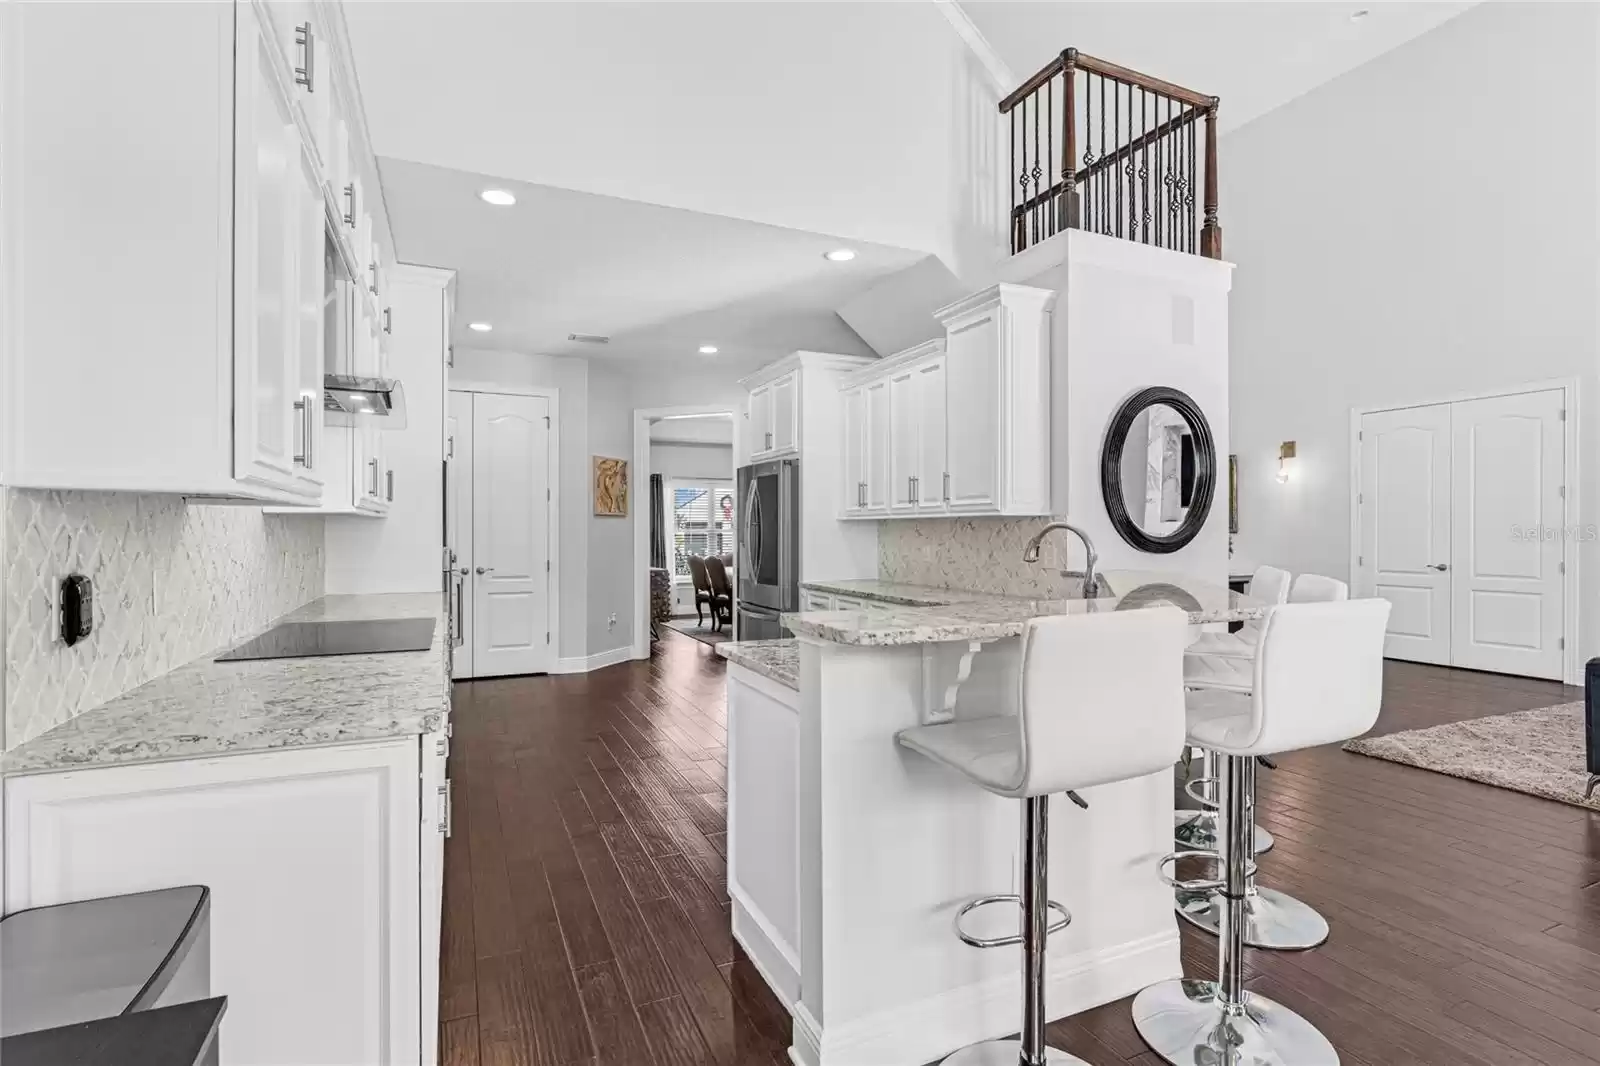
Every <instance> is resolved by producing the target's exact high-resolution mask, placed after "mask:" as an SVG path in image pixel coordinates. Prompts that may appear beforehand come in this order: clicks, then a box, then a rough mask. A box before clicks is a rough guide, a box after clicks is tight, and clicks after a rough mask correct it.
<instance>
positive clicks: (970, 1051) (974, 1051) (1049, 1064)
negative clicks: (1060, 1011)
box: [939, 1040, 1089, 1066]
mask: <svg viewBox="0 0 1600 1066" xmlns="http://www.w3.org/2000/svg"><path fill="white" fill-rule="evenodd" d="M939 1066H1036V1064H1034V1063H1030V1062H1028V1061H1027V1060H1026V1059H1024V1058H1023V1057H1022V1041H1020V1040H985V1041H984V1042H983V1043H981V1044H969V1045H968V1046H966V1047H964V1048H962V1049H961V1050H960V1051H958V1052H956V1053H955V1054H954V1055H951V1056H950V1057H949V1058H946V1059H942V1060H940V1063H939ZM1037 1066H1089V1064H1088V1063H1087V1062H1084V1061H1083V1060H1082V1059H1080V1058H1078V1056H1076V1055H1068V1054H1067V1053H1066V1052H1065V1051H1061V1050H1059V1049H1057V1048H1053V1047H1046V1048H1045V1049H1044V1058H1042V1059H1040V1060H1039V1063H1038V1064H1037Z"/></svg>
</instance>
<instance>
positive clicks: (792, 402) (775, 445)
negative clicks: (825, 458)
mask: <svg viewBox="0 0 1600 1066" xmlns="http://www.w3.org/2000/svg"><path fill="white" fill-rule="evenodd" d="M796 384H797V381H796V376H795V375H794V374H786V375H785V376H783V377H781V378H779V379H778V380H777V381H775V382H773V383H772V450H773V451H777V452H788V451H794V449H795V448H797V447H798V446H799V437H798V436H797V432H796V426H797V425H798V424H799V417H798V415H799V399H800V393H799V389H797V388H796Z"/></svg>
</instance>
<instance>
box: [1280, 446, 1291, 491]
mask: <svg viewBox="0 0 1600 1066" xmlns="http://www.w3.org/2000/svg"><path fill="white" fill-rule="evenodd" d="M1293 472H1294V441H1292V440H1286V441H1284V442H1283V443H1282V444H1280V445H1279V446H1278V481H1279V483H1280V484H1281V483H1282V482H1285V481H1288V480H1289V475H1290V474H1291V473H1293Z"/></svg>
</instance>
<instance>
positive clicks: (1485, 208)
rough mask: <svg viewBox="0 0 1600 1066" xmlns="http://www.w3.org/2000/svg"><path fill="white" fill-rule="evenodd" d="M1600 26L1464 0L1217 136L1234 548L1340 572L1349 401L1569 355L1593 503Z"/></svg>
mask: <svg viewBox="0 0 1600 1066" xmlns="http://www.w3.org/2000/svg"><path fill="white" fill-rule="evenodd" d="M1597 35H1600V16H1597V11H1596V8H1595V7H1594V6H1593V5H1589V4H1483V5H1480V6H1478V7H1475V8H1473V9H1472V10H1470V11H1468V12H1467V13H1466V14H1464V15H1462V16H1460V17H1459V18H1456V19H1453V20H1451V21H1450V22H1447V23H1445V24H1444V25H1443V26H1441V27H1440V28H1438V29H1436V30H1434V31H1433V32H1431V33H1428V34H1426V35H1424V36H1422V37H1419V38H1417V39H1416V40H1414V41H1411V42H1410V43H1408V44H1406V45H1405V46H1403V47H1401V48H1398V49H1396V50H1395V51H1393V52H1390V53H1388V54H1387V55H1384V56H1381V57H1380V58H1378V59H1376V60H1374V61H1373V62H1371V63H1369V64H1367V65H1366V66H1363V67H1360V68H1358V69H1356V70H1354V71H1351V72H1350V73H1349V74H1346V75H1344V76H1343V77H1341V78H1338V79H1336V80H1335V81H1332V82H1330V83H1328V84H1326V85H1324V86H1322V87H1321V88H1318V89H1316V90H1315V91H1313V92H1311V93H1309V94H1308V95H1306V96H1304V97H1301V98H1300V99H1298V100H1296V101H1294V102H1292V103H1290V104H1289V105H1287V106H1286V107H1284V108H1282V109H1280V110H1277V111H1274V112H1272V113H1270V114H1268V115H1266V116H1264V117H1263V118H1261V119H1258V120H1257V121H1255V122H1252V123H1250V124H1249V125H1247V126H1245V127H1243V128H1242V129H1240V130H1238V131H1237V132H1235V133H1232V134H1230V135H1228V136H1226V137H1225V138H1223V140H1222V144H1221V146H1220V153H1219V160H1220V167H1221V178H1222V209H1221V221H1222V226H1223V236H1224V241H1223V247H1224V252H1225V253H1226V254H1227V256H1228V257H1229V258H1230V259H1232V260H1234V261H1235V262H1237V263H1238V271H1237V276H1236V283H1235V288H1234V294H1233V295H1234V299H1233V318H1232V332H1233V344H1232V410H1233V423H1232V438H1233V442H1234V451H1235V452H1236V453H1237V454H1238V456H1239V479H1240V485H1239V529H1240V532H1239V535H1238V537H1237V538H1236V539H1235V540H1236V548H1237V550H1238V553H1239V554H1240V555H1241V556H1243V557H1246V558H1248V559H1249V560H1250V561H1252V562H1256V563H1271V564H1274V565H1277V566H1283V567H1287V568H1288V569H1290V570H1294V571H1297V572H1298V571H1314V572H1318V573H1325V574H1330V575H1333V576H1335V577H1339V578H1347V577H1348V576H1349V555H1350V546H1349V528H1350V504H1349V492H1350V462H1349V459H1350V456H1349V449H1350V441H1349V433H1350V428H1349V427H1350V411H1351V409H1352V408H1354V407H1367V406H1375V405H1386V404H1406V403H1418V402H1426V401H1429V400H1432V399H1438V398H1445V397H1448V396H1450V395H1452V394H1457V393H1462V392H1468V391H1476V390H1483V389H1490V388H1497V387H1503V386H1515V385H1518V384H1521V383H1526V382H1532V381H1538V380H1546V379H1554V378H1566V377H1573V376H1578V377H1581V378H1582V384H1581V387H1580V391H1581V394H1582V397H1581V400H1580V404H1579V406H1580V418H1581V421H1582V426H1581V429H1580V433H1581V440H1580V448H1579V450H1580V453H1581V454H1582V456H1583V464H1584V470H1583V471H1582V480H1581V494H1580V495H1581V501H1582V512H1583V513H1582V514H1581V515H1580V521H1581V522H1583V523H1589V522H1595V521H1600V460H1597V459H1595V458H1593V457H1595V456H1596V455H1597V454H1600V451H1597V448H1600V405H1597V401H1600V397H1597V395H1596V391H1595V388H1594V374H1595V367H1596V359H1597V352H1596V346H1597V327H1596V317H1595V316H1596V300H1595V295H1596V286H1597V281H1600V277H1597V267H1596V263H1597V260H1596V251H1595V249H1596V243H1595V238H1596V230H1597V212H1596V199H1595V193H1596V187H1597V184H1600V171H1597V165H1596V148H1597V144H1596V129H1597V126H1600V113H1597V106H1596V100H1597V81H1596V77H1597V76H1596V71H1597V69H1600V54H1597V52H1600V50H1597ZM1494 56H1518V57H1523V59H1524V60H1526V61H1525V62H1519V63H1517V64H1516V66H1515V69H1514V70H1500V72H1499V73H1500V75H1504V76H1498V75H1495V76H1491V75H1492V74H1493V72H1494V71H1495V70H1496V69H1497V68H1495V67H1493V66H1492V65H1486V64H1487V63H1488V61H1489V58H1490V57H1494ZM1285 440H1293V441H1295V442H1296V443H1297V451H1298V455H1297V458H1296V466H1297V470H1296V473H1295V477H1294V479H1293V480H1292V481H1290V482H1289V483H1288V484H1283V485H1280V484H1278V483H1277V481H1276V480H1275V477H1276V473H1277V454H1278V445H1279V443H1280V442H1282V441H1285ZM1578 550H1579V553H1580V555H1579V559H1580V566H1581V577H1582V580H1583V601H1582V602H1583V605H1584V606H1583V607H1582V608H1580V626H1581V628H1582V631H1583V632H1582V635H1581V637H1580V640H1581V641H1582V644H1581V646H1582V647H1583V648H1584V649H1586V650H1584V652H1583V654H1584V656H1588V655H1592V654H1595V653H1596V651H1597V650H1600V624H1596V623H1597V622H1600V618H1597V617H1596V615H1595V612H1594V609H1593V605H1595V604H1596V602H1597V601H1600V559H1597V558H1595V557H1593V555H1592V553H1591V552H1590V551H1589V550H1588V546H1587V545H1580V546H1579V549H1578ZM1584 556H1589V557H1588V558H1585V557H1584Z"/></svg>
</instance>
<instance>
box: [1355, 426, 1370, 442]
mask: <svg viewBox="0 0 1600 1066" xmlns="http://www.w3.org/2000/svg"><path fill="white" fill-rule="evenodd" d="M1366 439H1367V434H1366V432H1365V431H1363V430H1359V429H1358V430H1356V440H1366Z"/></svg>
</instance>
